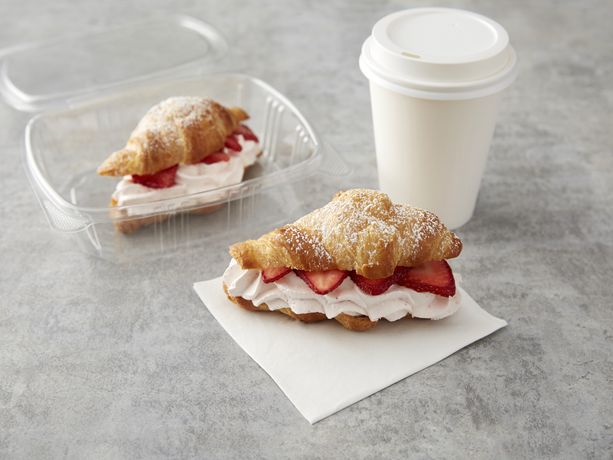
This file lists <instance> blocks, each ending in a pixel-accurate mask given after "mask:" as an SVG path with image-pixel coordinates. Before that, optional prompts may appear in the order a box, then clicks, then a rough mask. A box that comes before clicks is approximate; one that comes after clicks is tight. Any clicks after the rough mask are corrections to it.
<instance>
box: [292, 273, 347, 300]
mask: <svg viewBox="0 0 613 460" xmlns="http://www.w3.org/2000/svg"><path fill="white" fill-rule="evenodd" d="M295 271H296V275H298V276H299V277H300V278H301V279H302V280H303V281H304V282H305V283H306V284H307V286H309V287H310V288H311V289H312V290H313V291H314V292H315V293H317V294H322V295H323V294H327V293H328V292H332V291H334V290H335V289H336V288H337V287H339V286H340V285H341V283H342V282H343V280H344V279H345V278H347V272H344V271H342V270H326V271H323V272H305V271H302V270H295Z"/></svg>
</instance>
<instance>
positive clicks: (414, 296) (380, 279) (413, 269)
mask: <svg viewBox="0 0 613 460" xmlns="http://www.w3.org/2000/svg"><path fill="white" fill-rule="evenodd" d="M461 251H462V242H461V241H460V240H459V238H458V237H457V236H456V235H455V234H454V233H453V232H451V231H450V230H448V229H447V228H446V227H445V226H444V225H443V224H442V223H441V221H440V220H439V219H438V217H436V216H435V215H434V214H432V213H430V212H428V211H425V210H423V209H419V208H414V207H411V206H407V205H401V204H394V203H392V202H391V201H390V199H389V197H388V196H387V195H386V194H384V193H381V192H378V191H375V190H366V189H354V190H348V191H345V192H339V193H337V194H336V195H335V196H334V198H333V199H332V201H331V202H329V203H328V204H327V205H325V206H324V207H323V208H320V209H317V210H315V211H313V212H311V213H310V214H307V215H306V216H304V217H302V218H301V219H299V220H297V221H296V222H294V223H293V224H289V225H285V226H283V227H281V228H277V229H276V230H273V231H272V232H270V233H267V234H266V235H263V236H262V237H260V238H259V239H257V240H248V241H243V242H242V243H236V244H234V245H232V246H231V247H230V255H231V256H232V261H231V262H230V266H229V267H228V268H227V269H226V271H225V273H224V276H223V283H224V290H225V292H226V294H227V296H228V298H229V299H230V300H231V301H233V302H234V303H236V304H238V305H239V306H241V307H243V308H245V309H247V310H251V311H279V312H281V313H284V314H286V315H288V316H290V317H292V318H295V319H298V320H300V321H303V322H306V323H310V322H316V321H323V320H326V319H335V320H336V321H338V322H339V323H340V324H342V325H343V326H344V327H345V328H347V329H350V330H353V331H364V330H367V329H370V328H372V327H373V326H375V325H376V324H377V321H379V320H380V319H382V318H384V319H386V320H388V321H396V320H399V319H401V318H405V317H409V318H411V317H416V318H428V319H441V318H444V317H446V316H449V315H451V314H453V313H455V312H456V311H457V309H458V308H459V306H460V293H459V291H458V290H457V289H456V281H455V278H454V275H453V272H452V270H451V268H450V266H449V264H448V263H447V261H446V260H447V259H451V258H454V257H457V256H458V255H459V254H460V252H461Z"/></svg>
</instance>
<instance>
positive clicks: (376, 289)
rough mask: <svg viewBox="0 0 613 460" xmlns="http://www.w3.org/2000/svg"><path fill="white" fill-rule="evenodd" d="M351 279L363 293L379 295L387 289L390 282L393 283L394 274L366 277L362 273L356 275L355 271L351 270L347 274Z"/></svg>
mask: <svg viewBox="0 0 613 460" xmlns="http://www.w3.org/2000/svg"><path fill="white" fill-rule="evenodd" d="M349 276H351V279H352V280H353V282H354V283H355V284H356V286H357V287H359V288H360V289H361V290H362V292H363V293H364V294H368V295H379V294H383V293H384V292H385V291H387V290H388V289H389V288H390V286H391V285H392V284H394V281H395V277H394V275H392V276H388V277H387V278H379V279H368V278H366V277H364V276H362V275H358V274H357V273H356V272H351V274H350V275H349Z"/></svg>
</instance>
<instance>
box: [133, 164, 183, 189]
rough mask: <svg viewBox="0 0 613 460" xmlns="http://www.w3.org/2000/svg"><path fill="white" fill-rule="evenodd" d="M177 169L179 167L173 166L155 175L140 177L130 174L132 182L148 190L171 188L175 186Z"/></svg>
mask: <svg viewBox="0 0 613 460" xmlns="http://www.w3.org/2000/svg"><path fill="white" fill-rule="evenodd" d="M178 167H179V165H174V166H171V167H170V168H167V169H163V170H162V171H160V172H157V173H155V174H143V175H142V176H139V175H138V174H132V182H135V183H137V184H141V185H144V186H145V187H150V188H167V187H172V186H173V185H175V178H176V176H177V168H178Z"/></svg>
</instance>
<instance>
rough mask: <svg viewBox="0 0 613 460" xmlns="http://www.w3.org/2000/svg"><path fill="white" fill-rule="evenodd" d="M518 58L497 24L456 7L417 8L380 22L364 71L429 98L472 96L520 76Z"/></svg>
mask: <svg viewBox="0 0 613 460" xmlns="http://www.w3.org/2000/svg"><path fill="white" fill-rule="evenodd" d="M516 64H517V58H516V55H515V51H514V50H513V47H512V46H511V45H510V44H509V36H508V34H507V32H506V31H505V30H504V28H503V27H502V26H501V25H500V24H498V23H497V22H495V21H493V20H491V19H489V18H486V17H485V16H482V15H480V14H476V13H471V12H469V11H463V10H457V9H451V8H413V9H408V10H404V11H399V12H397V13H393V14H390V15H388V16H385V17H384V18H382V19H381V20H379V21H378V22H377V23H376V24H375V26H374V27H373V30H372V34H371V36H370V37H369V38H367V39H366V41H365V42H364V45H363V46H362V54H361V56H360V69H361V70H362V72H363V73H364V74H365V75H366V77H367V78H368V79H369V80H371V81H373V82H376V83H377V84H378V85H381V86H383V87H386V88H388V89H391V90H393V91H396V92H399V93H403V94H408V95H410V96H415V97H420V98H425V99H440V100H449V99H469V98H474V97H481V96H486V95H488V94H492V93H495V92H497V91H500V90H502V89H504V88H505V87H507V86H508V85H510V84H511V83H512V82H513V80H514V79H515V76H516V73H517V70H516V67H517V66H516Z"/></svg>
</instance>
